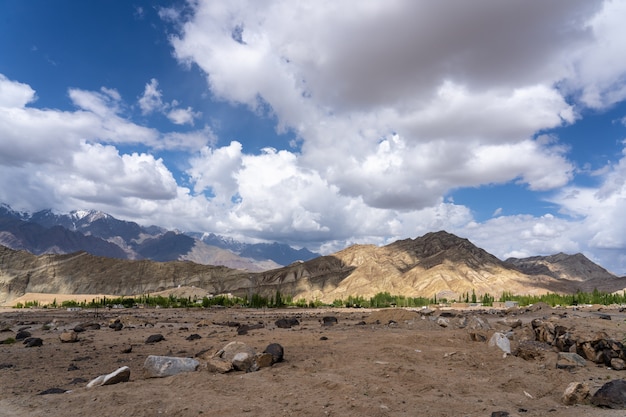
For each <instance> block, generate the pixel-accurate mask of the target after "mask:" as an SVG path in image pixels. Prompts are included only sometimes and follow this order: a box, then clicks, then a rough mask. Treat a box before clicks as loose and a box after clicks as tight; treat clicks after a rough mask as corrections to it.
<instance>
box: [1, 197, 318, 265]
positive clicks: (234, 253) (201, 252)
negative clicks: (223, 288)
mask: <svg viewBox="0 0 626 417" xmlns="http://www.w3.org/2000/svg"><path fill="white" fill-rule="evenodd" d="M0 245H3V246H6V247H8V248H11V249H17V250H26V251H28V252H30V253H32V254H35V255H41V254H66V253H72V252H76V251H85V252H87V253H89V254H92V255H96V256H104V257H108V258H116V259H132V260H139V259H149V260H153V261H160V262H166V261H175V260H183V261H184V260H187V261H193V262H196V263H199V264H204V265H222V266H228V267H230V268H234V269H245V270H248V271H262V270H267V269H273V268H278V267H280V266H282V265H288V264H290V263H292V262H295V261H297V260H308V259H312V258H314V257H317V256H319V254H317V253H314V252H311V251H309V250H308V249H306V248H302V249H294V248H292V247H290V246H288V245H285V244H279V243H255V244H250V243H243V242H238V241H235V240H233V239H230V238H228V237H223V236H219V235H216V234H213V233H200V232H188V233H181V232H178V231H172V230H166V229H163V228H161V227H158V226H149V227H144V226H140V225H139V224H137V223H135V222H129V221H124V220H119V219H116V218H114V217H113V216H111V215H109V214H106V213H103V212H100V211H95V210H75V211H72V212H70V213H67V214H57V213H53V212H52V211H51V210H42V211H38V212H35V213H25V212H18V211H15V210H13V209H11V207H9V206H8V205H0Z"/></svg>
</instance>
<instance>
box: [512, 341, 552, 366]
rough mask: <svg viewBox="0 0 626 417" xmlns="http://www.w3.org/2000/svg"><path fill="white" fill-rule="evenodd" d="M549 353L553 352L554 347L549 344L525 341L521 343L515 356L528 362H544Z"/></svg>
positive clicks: (514, 353)
mask: <svg viewBox="0 0 626 417" xmlns="http://www.w3.org/2000/svg"><path fill="white" fill-rule="evenodd" d="M548 352H552V347H551V346H550V345H549V344H547V343H543V342H537V341H534V340H524V341H521V342H519V344H518V345H517V349H515V351H514V352H513V355H514V356H517V357H518V358H522V359H524V360H526V361H530V360H543V359H545V357H546V354H547V353H548Z"/></svg>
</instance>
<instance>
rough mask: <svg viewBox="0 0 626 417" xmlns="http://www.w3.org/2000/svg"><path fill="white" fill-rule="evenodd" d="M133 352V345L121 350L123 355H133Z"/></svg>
mask: <svg viewBox="0 0 626 417" xmlns="http://www.w3.org/2000/svg"><path fill="white" fill-rule="evenodd" d="M132 351H133V345H128V346H126V347H125V348H123V349H122V350H121V352H122V353H131V352H132Z"/></svg>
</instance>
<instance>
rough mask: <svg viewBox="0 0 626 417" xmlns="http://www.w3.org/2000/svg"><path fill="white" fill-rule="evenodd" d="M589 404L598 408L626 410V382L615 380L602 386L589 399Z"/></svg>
mask: <svg viewBox="0 0 626 417" xmlns="http://www.w3.org/2000/svg"><path fill="white" fill-rule="evenodd" d="M591 404H593V405H597V406H598V407H605V408H613V409H626V381H624V380H623V379H616V380H613V381H610V382H607V383H606V384H604V385H602V387H601V388H600V389H599V390H598V391H596V393H595V394H593V396H592V397H591Z"/></svg>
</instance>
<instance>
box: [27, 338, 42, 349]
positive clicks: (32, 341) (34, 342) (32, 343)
mask: <svg viewBox="0 0 626 417" xmlns="http://www.w3.org/2000/svg"><path fill="white" fill-rule="evenodd" d="M23 343H24V344H25V345H26V347H29V348H30V347H37V346H43V340H41V339H40V338H38V337H27V338H26V339H24V342H23Z"/></svg>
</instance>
